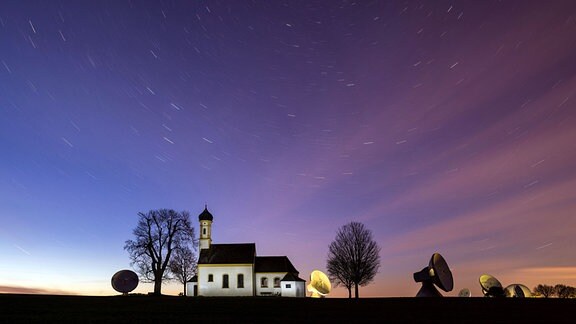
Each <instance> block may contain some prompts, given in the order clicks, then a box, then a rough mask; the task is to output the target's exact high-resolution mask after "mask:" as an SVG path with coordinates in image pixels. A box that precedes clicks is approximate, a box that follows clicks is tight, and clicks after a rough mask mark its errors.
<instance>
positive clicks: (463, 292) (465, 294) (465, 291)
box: [458, 288, 472, 297]
mask: <svg viewBox="0 0 576 324" xmlns="http://www.w3.org/2000/svg"><path fill="white" fill-rule="evenodd" d="M458 297H472V293H471V292H470V289H468V288H462V290H460V292H459V293H458Z"/></svg>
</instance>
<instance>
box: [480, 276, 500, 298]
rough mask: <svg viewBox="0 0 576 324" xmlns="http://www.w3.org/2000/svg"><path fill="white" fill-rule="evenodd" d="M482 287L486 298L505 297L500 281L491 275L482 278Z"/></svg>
mask: <svg viewBox="0 0 576 324" xmlns="http://www.w3.org/2000/svg"><path fill="white" fill-rule="evenodd" d="M480 286H482V293H483V294H484V297H504V289H503V288H502V284H501V283H500V281H498V279H496V278H494V277H493V276H491V275H489V274H483V275H481V276H480Z"/></svg>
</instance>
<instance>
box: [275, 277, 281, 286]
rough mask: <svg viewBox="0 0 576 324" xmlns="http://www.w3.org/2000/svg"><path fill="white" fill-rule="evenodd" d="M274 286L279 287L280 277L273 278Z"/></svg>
mask: <svg viewBox="0 0 576 324" xmlns="http://www.w3.org/2000/svg"><path fill="white" fill-rule="evenodd" d="M274 288H280V278H278V277H276V278H274Z"/></svg>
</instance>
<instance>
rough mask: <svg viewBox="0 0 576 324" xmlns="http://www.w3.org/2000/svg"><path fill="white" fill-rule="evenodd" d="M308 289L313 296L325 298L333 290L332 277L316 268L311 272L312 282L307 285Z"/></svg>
mask: <svg viewBox="0 0 576 324" xmlns="http://www.w3.org/2000/svg"><path fill="white" fill-rule="evenodd" d="M307 289H308V291H309V292H311V293H312V295H311V296H310V297H312V298H324V297H325V296H326V295H328V294H329V293H330V290H332V285H331V284H330V279H328V276H327V275H325V274H324V272H322V271H320V270H314V271H312V273H311V274H310V284H309V285H308V287H307Z"/></svg>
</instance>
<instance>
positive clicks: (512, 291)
mask: <svg viewBox="0 0 576 324" xmlns="http://www.w3.org/2000/svg"><path fill="white" fill-rule="evenodd" d="M504 296H506V297H516V298H523V297H532V291H530V288H528V287H526V286H524V285H522V284H511V285H509V286H507V287H506V288H504Z"/></svg>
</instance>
